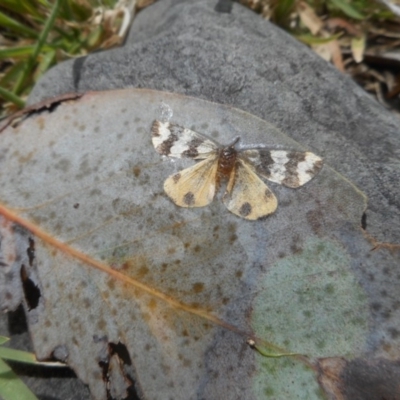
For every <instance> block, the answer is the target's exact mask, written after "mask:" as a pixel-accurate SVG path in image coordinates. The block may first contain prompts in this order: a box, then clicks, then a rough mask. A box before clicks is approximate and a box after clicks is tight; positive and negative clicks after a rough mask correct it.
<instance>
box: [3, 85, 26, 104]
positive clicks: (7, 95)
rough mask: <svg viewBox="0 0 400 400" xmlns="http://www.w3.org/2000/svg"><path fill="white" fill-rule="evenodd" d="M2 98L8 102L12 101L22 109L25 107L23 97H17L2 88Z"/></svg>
mask: <svg viewBox="0 0 400 400" xmlns="http://www.w3.org/2000/svg"><path fill="white" fill-rule="evenodd" d="M0 96H1V97H3V98H4V99H6V100H7V101H11V102H12V103H14V104H15V105H17V106H18V107H20V108H23V107H24V106H25V102H24V100H22V99H21V97H19V96H17V95H16V94H14V93H12V92H10V91H9V90H7V89H4V88H3V87H1V86H0Z"/></svg>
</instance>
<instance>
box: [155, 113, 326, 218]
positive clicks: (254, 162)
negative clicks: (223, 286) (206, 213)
mask: <svg viewBox="0 0 400 400" xmlns="http://www.w3.org/2000/svg"><path fill="white" fill-rule="evenodd" d="M151 132H152V142H153V146H154V148H155V149H156V151H157V152H158V153H159V154H162V155H164V156H168V157H176V158H192V159H194V160H201V161H200V162H198V163H196V164H195V165H194V166H192V167H189V168H186V169H184V170H182V171H180V172H178V173H175V174H173V175H171V176H170V177H168V178H167V180H166V181H165V183H164V190H165V192H166V194H167V195H168V196H169V197H170V198H171V199H172V201H173V202H174V203H175V204H176V205H178V206H180V207H204V206H206V205H208V204H210V203H211V202H212V201H213V199H214V196H215V193H216V191H217V190H218V188H219V187H220V185H221V183H222V182H223V181H227V182H228V183H227V185H226V190H225V194H224V195H223V197H222V201H223V203H224V204H225V206H226V208H227V209H228V210H229V211H230V212H232V213H233V214H235V215H237V216H239V217H242V218H245V219H248V220H256V219H259V218H263V217H266V216H267V215H270V214H272V213H273V212H274V211H275V210H276V208H277V206H278V201H277V199H276V197H275V195H274V194H273V193H272V191H271V190H270V189H269V188H268V186H267V185H266V184H265V183H264V181H263V180H262V179H261V178H260V177H262V178H265V179H267V180H269V181H271V182H275V183H279V184H281V185H284V186H287V187H289V188H298V187H300V186H303V185H304V184H305V183H307V182H308V181H309V180H310V179H312V178H313V177H314V176H315V175H316V174H317V173H318V172H319V171H320V169H321V168H322V159H321V158H320V157H318V156H317V155H315V154H313V153H310V152H308V151H307V152H298V151H283V150H267V149H263V148H253V149H242V150H240V149H239V150H237V149H236V144H237V142H238V141H239V139H240V138H237V139H236V140H235V141H234V142H233V143H231V144H229V145H227V146H222V145H220V144H219V143H217V142H216V141H214V140H211V139H210V138H208V137H206V136H204V135H202V134H200V133H197V132H194V131H192V130H190V129H187V128H184V127H182V126H179V125H176V124H172V123H170V122H161V121H157V120H155V121H154V122H153V126H152V129H151Z"/></svg>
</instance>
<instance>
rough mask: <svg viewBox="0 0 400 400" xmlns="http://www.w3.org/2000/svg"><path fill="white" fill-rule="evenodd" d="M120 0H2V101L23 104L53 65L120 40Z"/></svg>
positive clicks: (15, 105)
mask: <svg viewBox="0 0 400 400" xmlns="http://www.w3.org/2000/svg"><path fill="white" fill-rule="evenodd" d="M116 3H117V0H103V1H101V0H53V1H50V0H49V1H48V0H20V1H15V0H2V1H1V4H0V34H1V35H2V38H3V40H2V46H1V47H0V106H2V107H3V111H4V108H5V111H6V112H7V113H10V112H12V111H15V110H16V109H19V108H22V107H23V106H24V104H25V99H26V97H27V96H28V95H29V93H30V91H31V90H32V87H33V85H34V84H35V83H36V81H37V80H38V79H39V78H40V76H41V75H42V74H44V73H45V72H46V71H47V70H48V69H49V68H51V67H52V66H53V65H55V64H57V63H59V62H61V61H63V60H66V59H69V58H73V57H77V56H82V55H85V54H87V53H89V52H91V51H94V50H95V49H98V48H101V47H104V48H107V47H109V46H112V45H115V44H119V43H120V42H121V40H122V38H121V37H120V36H119V35H118V29H119V27H120V25H121V21H122V17H123V13H122V9H115V8H114V7H115V5H116Z"/></svg>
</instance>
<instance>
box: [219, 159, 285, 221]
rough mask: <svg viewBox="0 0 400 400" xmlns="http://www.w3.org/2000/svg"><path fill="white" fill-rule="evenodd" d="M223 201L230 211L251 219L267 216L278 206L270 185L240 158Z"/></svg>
mask: <svg viewBox="0 0 400 400" xmlns="http://www.w3.org/2000/svg"><path fill="white" fill-rule="evenodd" d="M223 202H224V204H225V206H226V208H227V209H228V210H229V211H230V212H232V213H233V214H235V215H238V216H239V217H242V218H245V219H249V220H256V219H259V218H262V217H266V216H267V215H269V214H272V213H273V212H274V211H275V210H276V207H277V206H278V201H277V199H276V197H275V195H274V194H273V193H272V192H271V190H269V188H268V186H267V185H266V184H265V183H264V182H263V181H262V180H261V179H260V178H259V177H258V176H257V174H256V173H255V172H254V171H253V169H252V168H251V167H250V166H249V165H248V164H247V163H246V162H244V161H243V160H240V159H239V160H238V161H237V163H236V165H235V168H234V169H233V170H232V173H231V176H230V178H229V182H228V185H227V188H226V192H225V194H224V197H223Z"/></svg>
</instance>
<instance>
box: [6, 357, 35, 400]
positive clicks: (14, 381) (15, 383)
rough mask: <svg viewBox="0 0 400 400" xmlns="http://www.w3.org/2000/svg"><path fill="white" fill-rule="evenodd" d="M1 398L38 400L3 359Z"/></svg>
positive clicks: (8, 399) (7, 399)
mask: <svg viewBox="0 0 400 400" xmlns="http://www.w3.org/2000/svg"><path fill="white" fill-rule="evenodd" d="M0 398H1V399H3V400H38V398H37V397H36V396H35V395H34V394H33V393H32V392H31V391H30V390H29V389H28V387H27V386H26V385H25V383H24V382H22V380H21V379H19V378H18V376H17V375H16V374H15V373H14V372H13V371H12V370H11V368H10V367H9V366H8V365H7V364H6V363H5V362H4V361H3V360H1V359H0Z"/></svg>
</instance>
